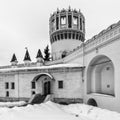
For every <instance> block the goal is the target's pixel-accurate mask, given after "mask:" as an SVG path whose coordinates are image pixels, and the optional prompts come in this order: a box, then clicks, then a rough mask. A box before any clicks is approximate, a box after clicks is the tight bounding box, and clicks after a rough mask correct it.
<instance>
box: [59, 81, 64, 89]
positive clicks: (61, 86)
mask: <svg viewBox="0 0 120 120" xmlns="http://www.w3.org/2000/svg"><path fill="white" fill-rule="evenodd" d="M58 88H59V89H62V88H63V81H58Z"/></svg>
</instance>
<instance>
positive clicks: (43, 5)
mask: <svg viewBox="0 0 120 120" xmlns="http://www.w3.org/2000/svg"><path fill="white" fill-rule="evenodd" d="M69 5H70V6H71V8H73V9H74V8H76V9H77V10H78V9H81V12H82V13H83V14H84V16H85V18H86V39H89V38H91V37H92V36H94V35H95V34H98V33H99V32H100V31H101V30H103V29H105V28H107V27H108V26H109V25H111V24H113V23H116V22H118V21H119V20H120V0H0V66H1V65H8V64H10V60H11V57H12V54H13V53H15V54H16V56H17V59H18V61H19V63H21V62H23V58H24V54H25V47H28V50H29V53H30V56H31V59H32V61H35V57H36V54H37V51H38V49H39V48H40V49H41V50H42V52H43V50H44V48H45V47H46V45H47V44H48V45H50V43H49V17H50V14H51V13H53V12H54V11H56V9H57V8H59V9H62V8H68V7H69Z"/></svg>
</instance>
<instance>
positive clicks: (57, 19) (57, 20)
mask: <svg viewBox="0 0 120 120" xmlns="http://www.w3.org/2000/svg"><path fill="white" fill-rule="evenodd" d="M58 29H59V18H58V17H56V30H58Z"/></svg>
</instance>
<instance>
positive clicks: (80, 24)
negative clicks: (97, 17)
mask: <svg viewBox="0 0 120 120" xmlns="http://www.w3.org/2000/svg"><path fill="white" fill-rule="evenodd" d="M80 30H82V18H80Z"/></svg>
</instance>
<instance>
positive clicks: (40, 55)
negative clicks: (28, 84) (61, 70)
mask: <svg viewBox="0 0 120 120" xmlns="http://www.w3.org/2000/svg"><path fill="white" fill-rule="evenodd" d="M36 59H37V66H41V65H43V63H44V59H43V55H42V52H41V50H40V49H39V50H38V53H37V56H36Z"/></svg>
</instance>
